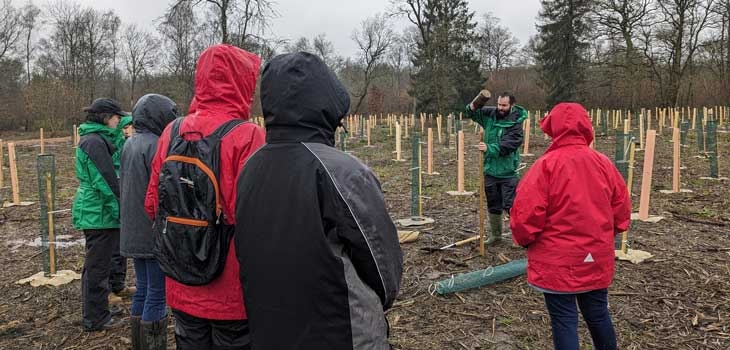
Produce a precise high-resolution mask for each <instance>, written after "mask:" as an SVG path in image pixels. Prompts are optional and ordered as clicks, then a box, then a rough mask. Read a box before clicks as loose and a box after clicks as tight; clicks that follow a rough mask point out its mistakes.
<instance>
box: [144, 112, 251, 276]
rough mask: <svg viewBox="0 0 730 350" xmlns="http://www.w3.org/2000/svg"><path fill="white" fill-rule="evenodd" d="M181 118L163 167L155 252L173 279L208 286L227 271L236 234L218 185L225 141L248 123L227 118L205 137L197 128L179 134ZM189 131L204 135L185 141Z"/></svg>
mask: <svg viewBox="0 0 730 350" xmlns="http://www.w3.org/2000/svg"><path fill="white" fill-rule="evenodd" d="M181 122H182V118H178V119H177V120H175V121H174V122H173V125H172V130H171V132H170V147H169V149H168V151H167V157H166V158H165V161H164V162H163V163H162V167H161V168H160V177H159V181H160V182H159V185H158V187H157V191H158V199H159V205H158V209H157V216H156V217H155V223H154V229H153V234H154V238H155V248H154V254H155V258H156V259H157V261H158V262H159V263H160V268H161V269H162V271H163V272H164V273H165V274H166V275H167V276H169V277H170V278H172V279H174V280H176V281H178V282H180V283H183V284H187V285H193V286H195V285H204V284H207V283H209V282H210V281H212V280H214V279H215V278H217V277H218V276H219V275H220V274H221V272H223V267H224V266H225V263H226V257H227V255H228V247H229V245H230V240H231V237H232V236H233V226H231V225H225V224H224V221H223V207H222V205H223V204H222V203H221V194H220V189H219V187H218V177H219V169H220V168H219V167H220V150H219V148H220V141H221V139H222V138H223V137H224V136H226V134H228V133H229V132H230V131H231V130H233V129H234V128H235V127H237V126H238V125H240V124H242V123H244V122H243V121H242V120H240V119H233V120H230V121H227V122H225V123H223V125H221V126H220V127H218V128H217V129H216V130H215V131H213V133H211V134H210V135H208V136H206V137H203V135H202V134H201V133H199V132H197V131H193V132H186V133H183V134H180V133H179V129H180V123H181ZM184 134H198V135H199V136H200V138H199V139H197V140H185V139H184V137H183V136H184Z"/></svg>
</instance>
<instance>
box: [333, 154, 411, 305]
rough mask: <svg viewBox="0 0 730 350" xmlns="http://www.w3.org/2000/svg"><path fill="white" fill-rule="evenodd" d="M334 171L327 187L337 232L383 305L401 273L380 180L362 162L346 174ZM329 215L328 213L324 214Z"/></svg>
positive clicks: (397, 285)
mask: <svg viewBox="0 0 730 350" xmlns="http://www.w3.org/2000/svg"><path fill="white" fill-rule="evenodd" d="M343 174H344V173H343V172H339V174H337V173H335V174H334V176H333V178H332V180H333V181H334V182H336V184H333V185H334V187H331V188H330V189H328V190H327V192H330V195H331V196H332V197H330V196H327V197H330V198H336V200H334V201H333V202H335V206H336V207H337V208H338V210H337V216H336V217H334V218H333V220H334V221H335V225H336V226H337V236H338V237H339V238H340V240H341V241H342V242H343V243H344V247H345V249H346V250H347V251H348V255H349V257H350V260H351V261H352V264H353V266H354V267H355V269H356V270H357V272H358V275H359V276H360V278H361V279H362V280H363V282H365V284H367V285H368V286H370V288H372V289H373V290H374V291H375V292H376V293H377V294H378V296H379V297H380V300H381V303H382V305H383V309H384V310H385V309H388V308H390V306H392V305H393V302H394V301H395V298H396V297H397V295H398V290H399V288H400V281H401V275H402V273H403V253H402V251H401V248H400V244H399V242H398V232H397V230H396V228H395V225H394V224H393V221H392V220H391V218H390V215H389V214H388V211H387V209H386V206H385V199H384V197H383V193H382V191H381V189H380V183H379V182H378V180H377V179H376V178H375V175H373V173H372V172H371V171H370V170H369V169H367V168H366V167H364V166H362V167H361V168H360V169H351V171H350V172H349V174H348V175H346V176H343ZM328 216H329V215H328Z"/></svg>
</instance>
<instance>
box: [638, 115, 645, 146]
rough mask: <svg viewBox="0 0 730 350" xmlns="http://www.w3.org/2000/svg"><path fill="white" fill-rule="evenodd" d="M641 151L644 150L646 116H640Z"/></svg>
mask: <svg viewBox="0 0 730 350" xmlns="http://www.w3.org/2000/svg"><path fill="white" fill-rule="evenodd" d="M639 149H640V150H644V116H643V115H641V114H639Z"/></svg>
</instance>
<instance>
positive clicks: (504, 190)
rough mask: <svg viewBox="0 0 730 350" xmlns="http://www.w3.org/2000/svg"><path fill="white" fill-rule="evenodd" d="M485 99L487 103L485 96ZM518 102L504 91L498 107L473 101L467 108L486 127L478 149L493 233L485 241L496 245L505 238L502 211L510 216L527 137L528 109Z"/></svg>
mask: <svg viewBox="0 0 730 350" xmlns="http://www.w3.org/2000/svg"><path fill="white" fill-rule="evenodd" d="M486 93H487V94H488V92H486ZM484 97H485V98H487V99H488V98H489V97H490V96H484ZM477 100H478V99H475V101H477ZM482 101H483V102H486V99H482ZM515 102H516V101H515V97H514V96H512V95H511V94H509V93H507V92H504V93H502V94H500V95H499V97H498V99H497V107H482V106H475V105H474V104H475V102H472V103H470V104H469V105H468V106H467V108H466V112H467V115H468V116H469V118H471V119H472V120H473V121H475V122H477V123H478V124H479V125H481V126H482V128H484V140H483V142H480V143H479V150H480V151H482V152H484V169H483V171H484V191H485V193H486V195H487V210H488V211H489V226H490V230H489V233H490V234H489V238H488V239H487V240H486V241H485V243H486V244H494V243H495V242H497V241H499V240H500V239H501V238H502V212H506V213H507V214H508V215H509V210H510V208H512V202H513V201H514V198H515V189H516V188H517V182H518V172H517V169H518V167H519V165H520V151H519V147H520V146H521V145H522V140H523V137H524V135H523V130H522V122H523V121H524V120H525V119H527V112H526V111H525V109H524V108H522V107H521V106H518V105H516V104H515ZM479 210H483V209H482V208H479Z"/></svg>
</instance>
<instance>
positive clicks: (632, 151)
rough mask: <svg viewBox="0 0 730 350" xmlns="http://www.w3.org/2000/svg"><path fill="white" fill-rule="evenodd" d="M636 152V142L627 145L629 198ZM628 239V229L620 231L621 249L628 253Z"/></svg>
mask: <svg viewBox="0 0 730 350" xmlns="http://www.w3.org/2000/svg"><path fill="white" fill-rule="evenodd" d="M635 153H636V144H635V143H633V142H631V144H630V145H629V174H628V175H629V176H627V181H626V188H627V189H628V191H629V199H631V192H632V189H633V187H634V155H635ZM628 241H629V231H624V232H622V233H621V251H622V252H624V254H625V253H628V244H627V243H628Z"/></svg>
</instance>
